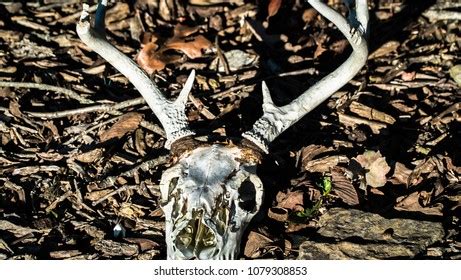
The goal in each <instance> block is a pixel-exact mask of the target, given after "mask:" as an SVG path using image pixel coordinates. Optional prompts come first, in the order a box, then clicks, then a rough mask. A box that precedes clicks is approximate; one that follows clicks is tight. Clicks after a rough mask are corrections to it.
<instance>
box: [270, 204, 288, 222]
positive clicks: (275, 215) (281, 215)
mask: <svg viewBox="0 0 461 280" xmlns="http://www.w3.org/2000/svg"><path fill="white" fill-rule="evenodd" d="M267 216H268V217H269V218H271V219H273V220H276V221H278V222H285V221H286V220H287V219H288V210H287V209H285V208H282V207H271V208H269V211H268V212H267Z"/></svg>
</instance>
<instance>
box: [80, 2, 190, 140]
mask: <svg viewBox="0 0 461 280" xmlns="http://www.w3.org/2000/svg"><path fill="white" fill-rule="evenodd" d="M106 6H107V0H102V1H100V2H99V3H98V8H97V10H96V17H95V22H94V28H92V27H91V23H90V20H91V18H90V14H89V12H88V9H89V6H88V5H87V4H84V5H83V11H82V14H81V16H80V21H79V23H78V24H77V33H78V36H79V37H80V39H81V40H82V41H83V42H84V43H85V44H86V45H87V46H88V47H90V48H91V49H92V50H93V51H95V52H96V53H98V54H99V55H100V56H102V57H103V58H104V59H105V60H106V61H107V62H109V63H110V64H111V65H112V66H114V67H115V68H116V69H117V70H118V71H120V72H121V73H122V74H123V75H125V76H126V77H127V78H128V80H130V82H131V83H132V84H133V85H134V86H135V87H136V89H137V90H138V91H139V92H140V93H141V95H142V96H143V97H144V99H145V100H146V102H147V104H148V105H149V107H150V108H151V109H152V111H154V114H155V115H156V116H157V118H158V119H159V120H160V122H161V123H162V126H163V128H164V129H165V132H166V137H167V142H166V144H165V147H166V148H170V147H171V144H172V143H173V142H175V141H176V140H178V139H180V138H183V137H186V136H189V135H193V134H194V133H193V132H192V131H191V130H190V129H189V124H188V122H187V117H186V113H185V106H186V102H187V97H188V95H189V92H190V90H191V88H192V85H193V83H194V78H195V71H194V70H192V72H191V73H190V75H189V78H187V81H186V83H185V84H184V88H183V89H182V91H181V92H180V94H179V96H178V98H177V99H176V101H174V102H172V101H169V100H167V99H166V98H165V97H164V96H163V95H162V93H161V92H160V90H159V88H158V87H157V85H156V84H155V83H154V82H153V81H152V80H151V79H150V78H149V77H148V76H147V74H146V73H145V72H144V71H143V70H141V69H140V68H139V67H138V66H137V65H136V63H135V62H134V61H133V60H131V59H130V58H128V57H127V56H126V55H125V54H123V53H122V52H120V51H119V50H118V49H117V48H116V47H114V46H113V45H112V44H110V43H109V42H108V41H107V40H106V36H105V31H104V30H105V27H104V25H105V24H104V18H105V14H106Z"/></svg>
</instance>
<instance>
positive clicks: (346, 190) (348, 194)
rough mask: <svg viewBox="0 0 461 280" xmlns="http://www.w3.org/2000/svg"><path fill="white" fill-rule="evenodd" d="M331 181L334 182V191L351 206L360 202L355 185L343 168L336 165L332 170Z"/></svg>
mask: <svg viewBox="0 0 461 280" xmlns="http://www.w3.org/2000/svg"><path fill="white" fill-rule="evenodd" d="M331 181H332V184H333V189H332V190H333V192H334V193H335V194H336V195H337V196H338V197H339V198H341V200H342V201H343V202H344V203H346V204H347V205H350V206H355V205H358V204H359V203H360V201H359V196H358V194H357V191H356V189H355V188H354V185H352V183H351V181H350V180H349V179H348V178H347V177H346V175H344V171H343V170H342V168H339V167H335V168H333V169H332V170H331Z"/></svg>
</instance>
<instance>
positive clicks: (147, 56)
mask: <svg viewBox="0 0 461 280" xmlns="http://www.w3.org/2000/svg"><path fill="white" fill-rule="evenodd" d="M157 48H158V46H157V44H155V43H152V42H151V43H147V44H145V45H144V46H143V47H142V49H141V51H140V52H139V54H138V56H137V57H136V62H137V63H138V64H139V66H141V68H142V69H144V71H146V72H147V73H148V74H149V75H151V74H152V73H154V72H156V71H160V70H163V69H164V68H165V66H166V65H167V59H165V57H164V56H163V55H162V53H161V52H157V51H156V50H157Z"/></svg>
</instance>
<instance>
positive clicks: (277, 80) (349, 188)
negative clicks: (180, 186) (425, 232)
mask: <svg viewBox="0 0 461 280" xmlns="http://www.w3.org/2000/svg"><path fill="white" fill-rule="evenodd" d="M45 2H46V3H48V2H49V1H45ZM58 2H59V3H58ZM58 2H56V3H50V4H43V5H38V4H35V3H25V2H24V3H22V2H21V3H16V2H11V3H10V2H5V3H0V13H1V14H2V15H7V16H5V17H0V34H1V36H0V38H1V39H0V54H1V55H0V75H1V76H2V77H1V78H0V104H1V106H0V109H1V114H0V141H1V145H0V258H1V259H30V258H31V259H50V258H51V259H78V258H81V259H101V258H103V259H105V258H119V259H120V258H123V259H162V258H164V257H165V244H164V243H163V242H164V237H163V236H162V234H163V228H164V224H163V223H164V222H163V216H162V211H161V208H160V207H159V189H158V181H159V179H160V175H161V172H162V170H164V169H165V168H166V166H167V165H168V164H169V159H168V157H166V156H164V155H165V154H166V151H165V150H164V149H163V145H164V142H165V139H164V131H163V130H162V129H161V128H160V127H159V123H158V120H157V119H156V118H155V117H154V116H153V115H152V113H151V112H150V111H149V110H148V109H147V107H146V106H145V105H144V103H142V102H137V101H136V98H137V97H139V95H138V94H137V93H136V91H135V90H133V87H132V86H131V85H130V84H129V83H128V82H127V80H126V79H125V78H124V77H123V76H121V75H120V74H119V73H117V71H115V70H114V69H113V68H112V67H111V66H110V65H108V64H107V63H106V62H105V61H103V60H102V59H100V58H99V57H98V56H97V55H96V54H94V53H93V52H91V51H89V50H88V49H87V47H86V46H85V45H84V44H83V43H81V42H80V40H79V39H78V38H77V37H76V35H75V32H74V30H73V29H74V24H75V22H76V20H77V19H78V17H79V16H80V11H81V4H80V2H78V1H67V2H66V1H58ZM174 2H175V5H167V4H166V1H164V0H161V1H158V2H157V1H146V0H142V1H135V2H133V3H132V4H127V3H125V2H118V3H114V2H112V1H110V4H109V11H108V16H107V20H108V22H107V23H108V37H109V38H110V40H111V42H113V43H114V44H115V45H116V46H117V47H118V48H119V49H120V50H121V51H122V52H124V53H125V54H127V55H128V56H130V57H132V58H135V59H136V60H137V61H138V63H139V64H140V65H141V67H143V68H144V69H145V70H146V71H147V72H148V73H149V74H151V77H152V78H153V79H154V80H155V81H156V82H157V84H158V85H159V86H160V87H161V88H162V89H163V91H164V92H165V93H167V95H168V97H170V95H171V97H173V96H175V95H176V94H177V93H178V92H179V90H180V87H181V84H182V82H183V81H184V77H187V74H188V73H187V71H189V70H190V69H196V70H198V71H197V73H198V75H197V84H196V85H195V86H194V89H193V91H192V94H193V98H192V99H191V104H190V105H188V108H187V113H188V116H189V117H190V119H191V120H193V126H194V127H196V128H198V129H199V130H201V131H203V129H204V128H206V129H209V128H211V129H213V130H215V131H219V133H221V135H223V136H235V135H239V134H240V133H241V131H243V130H246V129H247V128H248V127H249V126H251V125H252V123H253V122H254V120H255V119H256V118H257V115H258V114H260V110H261V108H260V104H261V94H260V82H261V80H266V81H267V82H268V84H269V85H270V87H271V92H272V94H273V98H274V100H275V102H276V103H280V104H284V103H285V104H286V103H288V102H289V101H290V100H292V99H294V98H296V97H297V96H298V95H299V94H300V93H301V92H302V91H304V90H305V89H306V88H307V87H308V86H309V85H310V84H312V83H313V82H314V81H316V80H319V79H320V78H321V77H323V76H324V75H326V74H327V73H329V71H331V69H333V68H334V67H336V66H337V65H339V64H340V63H341V62H342V61H343V60H344V57H345V56H346V55H347V54H348V53H349V51H350V50H349V49H348V45H347V43H345V41H344V39H343V38H342V37H341V36H339V35H338V32H337V31H336V30H335V29H334V28H332V26H331V25H330V24H329V23H328V21H326V20H325V19H323V18H322V17H320V16H318V13H317V12H316V11H315V10H313V9H312V8H311V7H310V6H309V5H307V4H305V3H292V2H286V3H285V2H284V1H277V0H273V1H268V2H267V3H264V4H260V5H256V2H254V1H240V0H239V1H221V0H216V1H209V0H207V1H201V0H194V1H189V3H190V5H188V4H187V3H185V2H180V1H174ZM245 2H246V3H245ZM330 2H331V3H330V4H331V5H334V6H335V8H336V9H338V10H339V11H342V12H345V9H344V6H341V5H339V4H338V3H339V1H330ZM390 2H391V1H387V0H380V1H375V2H374V3H373V4H372V6H371V12H372V13H374V15H375V16H376V19H377V20H376V22H373V23H372V25H373V26H372V27H373V28H372V30H374V32H375V34H385V35H383V36H379V38H377V37H376V36H373V34H371V37H370V40H371V41H370V43H371V44H370V45H371V52H370V56H369V61H368V66H367V68H366V69H364V70H362V71H361V73H360V74H358V75H357V76H356V77H355V78H354V79H353V80H352V81H351V82H350V83H349V84H348V85H346V86H345V87H343V88H342V89H341V90H340V91H338V92H337V93H335V94H334V95H333V96H332V97H331V98H330V99H329V100H328V101H327V102H325V104H323V105H321V106H320V107H319V108H317V109H316V110H315V111H314V112H312V113H311V114H309V116H308V117H306V118H304V119H303V120H301V121H300V122H299V123H297V124H296V125H295V126H294V127H293V128H291V129H290V130H289V131H287V132H286V133H284V134H283V135H281V136H280V137H279V139H277V140H276V141H275V142H274V143H273V144H272V146H271V153H272V154H271V155H270V156H268V157H267V159H266V160H265V163H263V164H262V166H261V167H260V168H259V173H260V176H261V177H262V178H263V180H264V181H265V183H266V199H265V202H266V207H265V208H264V209H263V210H262V211H263V214H262V217H261V219H260V220H259V221H257V222H255V223H253V224H252V225H251V227H250V228H249V230H248V232H249V233H250V234H249V236H248V237H247V240H246V241H245V242H246V243H245V244H244V250H243V252H242V253H243V255H242V257H245V258H277V259H293V258H296V257H297V254H298V248H297V245H296V244H297V242H296V240H299V238H300V237H301V238H309V236H310V234H312V232H313V230H316V229H318V228H319V227H320V226H321V225H319V224H318V223H317V221H318V219H319V217H321V216H322V214H323V213H325V211H327V210H328V209H329V208H332V207H338V206H341V207H354V208H359V209H362V210H366V211H372V212H376V213H380V214H382V215H388V216H389V215H393V214H395V213H396V212H397V213H400V214H402V213H410V214H419V215H422V217H423V218H424V217H432V218H433V217H435V218H436V219H440V220H443V221H445V223H444V226H445V230H446V232H447V233H448V234H447V237H446V238H445V239H444V240H442V241H441V243H440V244H441V246H442V247H441V249H440V248H437V250H436V249H433V250H432V251H431V250H429V251H428V254H430V252H434V251H440V253H438V254H437V258H444V259H450V258H451V259H455V258H460V256H461V246H459V245H456V244H458V243H459V239H460V236H461V235H460V233H459V228H460V219H459V214H460V210H461V207H460V205H461V195H460V193H461V188H460V187H459V186H460V183H459V182H460V173H461V162H460V160H459V156H457V155H459V154H461V151H460V147H461V145H460V143H459V139H461V138H460V135H459V131H460V130H459V123H460V122H461V119H460V117H459V116H460V114H459V112H460V108H461V107H460V106H459V104H461V100H460V98H459V96H460V95H459V75H458V72H459V71H458V69H459V64H460V62H459V55H458V54H459V48H460V44H459V39H458V38H459V35H460V34H461V31H460V27H459V25H458V24H457V22H456V21H454V20H450V19H447V20H438V19H437V13H436V12H437V11H441V10H443V9H446V7H445V6H444V3H441V1H437V3H436V4H435V5H434V6H433V7H431V8H430V9H429V10H428V12H430V13H425V14H423V15H421V14H416V16H415V15H412V16H409V15H408V14H405V13H408V12H409V11H408V10H406V9H403V7H404V1H392V3H390ZM94 8H95V6H94V5H93V6H92V9H93V10H94ZM434 9H435V10H434ZM416 10H417V9H415V11H416ZM434 11H436V12H435V13H434ZM400 13H402V14H400ZM25 14H27V15H28V17H27V18H26V17H24V15H25ZM439 14H440V13H439ZM287 17H289V18H290V19H291V20H290V21H287V20H286V19H287ZM404 19H407V20H404ZM410 19H411V20H410ZM394 35H395V36H394ZM220 54H221V55H220ZM226 66H227V67H226ZM226 68H227V70H226ZM6 82H8V83H10V82H27V83H29V86H30V83H34V84H40V85H53V86H56V87H58V88H60V89H62V90H56V89H52V88H37V87H26V86H24V85H21V86H19V85H17V87H11V86H7V85H6ZM2 83H3V84H2ZM123 102H127V103H123ZM131 102H133V103H131ZM107 104H114V105H116V106H115V107H110V108H109V109H107V108H108V107H107ZM119 104H120V105H119ZM87 106H97V107H99V108H103V109H97V110H92V111H90V112H85V111H79V110H81V109H82V108H85V107H87ZM2 108H3V109H2ZM205 109H206V110H205ZM72 110H73V111H72ZM56 112H59V113H62V115H61V116H60V117H58V118H43V117H38V116H37V115H36V114H37V113H53V114H54V113H56ZM67 112H72V113H71V114H68V113H67ZM258 112H259V113H258ZM223 127H224V128H225V129H223ZM274 166H277V167H276V168H275V167H274ZM423 218H422V219H423ZM115 225H120V226H121V227H123V229H124V232H125V233H124V234H123V236H121V235H120V236H115V233H114V232H113V231H112V229H113V228H114V227H115ZM268 227H270V230H268ZM108 229H110V230H108ZM457 242H458V243H457ZM36 246H41V248H43V249H42V250H40V251H37V250H35V248H36ZM421 257H424V256H421Z"/></svg>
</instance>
